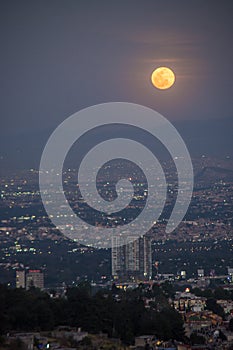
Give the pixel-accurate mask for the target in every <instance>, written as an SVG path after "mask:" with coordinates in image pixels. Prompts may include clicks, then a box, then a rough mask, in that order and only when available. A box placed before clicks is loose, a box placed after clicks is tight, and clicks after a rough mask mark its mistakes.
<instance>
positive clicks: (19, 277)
mask: <svg viewBox="0 0 233 350" xmlns="http://www.w3.org/2000/svg"><path fill="white" fill-rule="evenodd" d="M16 288H25V270H17V271H16Z"/></svg>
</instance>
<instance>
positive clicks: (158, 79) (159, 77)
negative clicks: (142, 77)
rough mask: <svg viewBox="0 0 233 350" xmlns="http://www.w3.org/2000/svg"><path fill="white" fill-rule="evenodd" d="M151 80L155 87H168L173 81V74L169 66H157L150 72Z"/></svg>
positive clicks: (163, 88)
mask: <svg viewBox="0 0 233 350" xmlns="http://www.w3.org/2000/svg"><path fill="white" fill-rule="evenodd" d="M151 82H152V84H153V85H154V86H155V87H156V88H157V89H160V90H165V89H169V88H170V87H171V86H172V85H173V84H174V82H175V74H174V73H173V71H172V70H171V69H170V68H167V67H159V68H156V69H155V70H154V71H153V73H152V74H151Z"/></svg>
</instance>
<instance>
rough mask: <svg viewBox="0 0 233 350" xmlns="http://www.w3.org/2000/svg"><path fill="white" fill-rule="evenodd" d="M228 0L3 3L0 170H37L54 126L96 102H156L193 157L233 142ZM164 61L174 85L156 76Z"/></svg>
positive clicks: (223, 152)
mask: <svg viewBox="0 0 233 350" xmlns="http://www.w3.org/2000/svg"><path fill="white" fill-rule="evenodd" d="M232 13H233V2H232V0H224V1H214V0H205V1H203V0H190V1H187V0H184V1H183V0H163V1H159V0H144V1H142V0H141V1H138V0H117V1H110V0H108V1H105V0H99V1H94V0H92V1H90V0H83V1H79V0H62V1H61V0H49V1H48V0H40V1H35V0H34V1H33V0H30V1H25V0H21V1H18V0H15V1H11V0H5V1H1V3H0V17H1V18H0V26H1V30H0V42H1V65H0V77H1V79H0V86H1V95H0V101H1V103H0V106H1V107H0V108H1V110H0V113H1V143H0V145H1V153H0V156H1V163H0V164H1V167H2V169H4V170H5V169H8V168H9V169H18V168H23V167H38V165H39V160H40V155H41V152H42V150H43V147H44V145H45V143H46V141H47V139H48V137H49V135H50V134H51V132H52V131H53V130H54V129H55V128H56V127H57V126H58V125H59V124H60V123H61V122H62V121H63V120H65V119H66V118H67V117H68V116H70V115H71V114H73V113H75V112H77V111H78V110H80V109H82V108H84V107H88V106H91V105H94V104H98V103H102V102H111V101H125V102H133V103H138V104H142V105H145V106H148V107H151V108H153V109H155V110H157V111H158V112H160V113H161V114H163V115H164V116H165V117H166V118H167V119H169V120H170V121H171V122H172V123H173V124H174V125H175V126H176V127H177V129H178V130H179V131H180V133H181V135H182V136H183V138H184V140H185V141H186V143H187V145H188V147H189V149H190V152H191V155H200V154H203V153H206V154H210V155H216V156H223V157H225V156H227V155H232V149H233V141H232V139H233V131H232V130H233V108H232V106H233V103H232V96H233V68H232V62H233V45H232V34H233V21H232ZM158 66H168V67H170V68H172V69H173V70H174V72H175V74H176V83H175V85H174V86H173V87H172V88H170V89H168V90H165V91H160V90H157V89H155V88H154V87H153V86H152V84H151V82H150V75H151V72H152V71H153V69H155V68H156V67H158Z"/></svg>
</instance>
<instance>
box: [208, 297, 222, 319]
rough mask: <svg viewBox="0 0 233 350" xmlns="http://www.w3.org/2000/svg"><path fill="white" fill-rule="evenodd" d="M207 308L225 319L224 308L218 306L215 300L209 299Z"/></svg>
mask: <svg viewBox="0 0 233 350" xmlns="http://www.w3.org/2000/svg"><path fill="white" fill-rule="evenodd" d="M206 308H207V309H208V310H210V311H212V312H213V313H214V314H216V315H219V316H221V317H222V318H224V317H225V313H224V310H223V308H222V306H221V305H219V304H217V302H216V300H215V299H214V298H210V299H207V301H206Z"/></svg>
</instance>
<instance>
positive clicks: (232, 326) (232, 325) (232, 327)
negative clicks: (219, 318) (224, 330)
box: [229, 318, 233, 332]
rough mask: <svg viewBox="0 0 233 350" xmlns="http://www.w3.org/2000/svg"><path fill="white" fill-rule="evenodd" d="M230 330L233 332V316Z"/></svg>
mask: <svg viewBox="0 0 233 350" xmlns="http://www.w3.org/2000/svg"><path fill="white" fill-rule="evenodd" d="M229 330H230V331H231V332H233V318H231V319H230V322H229Z"/></svg>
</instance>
